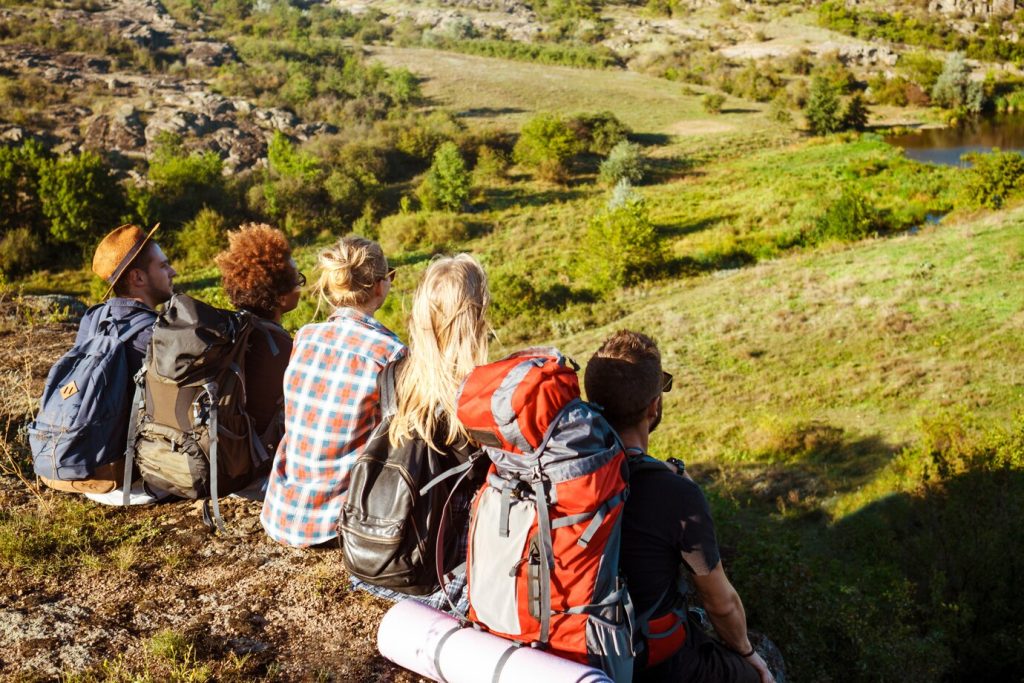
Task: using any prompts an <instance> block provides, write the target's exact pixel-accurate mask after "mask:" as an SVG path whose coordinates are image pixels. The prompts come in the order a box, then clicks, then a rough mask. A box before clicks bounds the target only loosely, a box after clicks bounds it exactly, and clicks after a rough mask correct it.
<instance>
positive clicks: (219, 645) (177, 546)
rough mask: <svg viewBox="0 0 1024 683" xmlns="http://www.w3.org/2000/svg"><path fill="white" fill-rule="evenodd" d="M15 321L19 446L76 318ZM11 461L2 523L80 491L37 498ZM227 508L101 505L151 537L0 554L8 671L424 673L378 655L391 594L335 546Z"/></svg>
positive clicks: (3, 343)
mask: <svg viewBox="0 0 1024 683" xmlns="http://www.w3.org/2000/svg"><path fill="white" fill-rule="evenodd" d="M6 327H7V328H8V329H7V330H6V331H2V332H0V397H2V402H0V405H2V416H0V417H2V419H3V422H0V424H3V423H4V422H6V423H7V424H8V429H7V432H6V438H7V439H8V441H7V443H12V442H14V441H15V440H17V439H18V438H19V437H18V430H19V429H22V428H23V426H24V424H25V418H26V415H27V414H28V415H30V414H31V412H32V411H33V406H34V404H35V401H37V400H38V395H39V394H40V393H41V390H42V385H43V382H44V380H45V376H46V372H47V370H48V368H49V366H50V365H51V364H52V362H53V361H54V360H55V359H56V358H57V357H58V356H59V355H60V354H61V353H62V352H63V351H64V350H65V349H66V348H68V347H69V346H70V344H71V341H72V340H73V337H74V330H75V327H74V326H73V325H67V324H63V325H61V324H48V325H37V326H35V327H32V328H30V329H13V330H12V329H9V328H10V327H11V326H10V325H8V326H6ZM21 438H23V437H21ZM5 469H6V470H7V471H6V472H5V474H4V475H3V476H2V477H0V520H4V521H9V520H11V519H16V518H18V516H33V515H35V516H39V515H45V510H46V509H48V506H52V505H54V501H57V502H59V497H61V496H67V495H74V494H60V493H54V492H50V491H43V492H42V494H41V497H40V496H37V494H34V493H33V492H32V491H31V488H30V487H29V486H26V485H25V484H24V483H23V482H21V481H20V480H19V479H17V478H16V477H14V476H11V473H10V467H7V468H5ZM83 500H84V499H83ZM89 505H96V504H93V503H89ZM97 507H102V506H97ZM222 510H223V512H224V516H225V520H226V522H227V524H228V527H229V533H228V534H227V535H223V536H220V535H213V534H212V533H211V532H210V531H208V530H207V528H206V527H205V526H204V525H203V523H202V521H201V519H200V515H199V512H198V511H197V509H196V508H195V505H194V504H193V503H192V502H191V501H180V502H174V503H169V504H162V505H157V506H151V507H147V508H135V509H130V510H122V509H120V508H105V509H104V510H103V514H105V515H106V518H107V519H108V520H109V522H110V523H111V524H128V523H135V524H138V523H142V524H144V525H146V528H148V529H150V530H151V532H152V537H151V538H149V540H147V541H144V542H143V543H142V544H141V545H140V546H138V547H137V548H135V549H134V550H133V549H132V548H128V550H129V551H131V552H128V553H127V554H126V553H123V552H122V553H121V554H120V555H116V556H115V557H114V558H113V559H111V557H110V556H109V555H97V557H99V558H100V561H99V562H82V563H81V566H77V567H73V568H72V569H71V570H68V571H64V572H59V573H57V574H53V573H39V572H35V571H33V570H32V568H16V567H15V566H14V565H13V564H12V563H11V562H8V561H6V557H5V555H4V554H3V553H0V680H9V681H26V680H31V681H35V680H56V679H59V678H64V679H70V680H166V679H167V678H176V679H178V680H206V678H205V676H206V674H210V676H211V677H212V678H214V679H221V680H223V679H234V680H254V679H261V680H279V681H304V680H319V681H417V680H421V679H419V678H418V677H416V676H414V675H413V674H411V673H409V672H406V671H404V670H401V669H398V668H397V667H395V666H393V665H391V664H390V663H389V662H387V661H386V660H384V659H383V658H382V657H381V656H380V655H379V654H378V653H377V650H376V645H375V642H376V629H377V626H378V624H379V623H380V619H381V617H382V615H383V614H384V611H385V610H386V608H387V603H385V602H383V601H380V600H378V599H376V598H372V597H370V596H368V595H366V594H364V593H359V592H353V591H350V590H349V588H348V580H347V576H346V575H345V572H344V570H343V568H342V559H341V551H340V550H338V549H333V548H332V549H324V550H307V551H302V550H297V549H292V548H285V547H283V546H280V545H278V544H277V543H275V542H273V541H271V540H270V539H269V538H268V537H267V536H266V535H265V534H264V533H263V530H262V528H261V527H260V525H259V521H258V515H259V504H258V503H254V502H251V501H246V500H241V499H236V498H228V499H224V500H223V503H222ZM4 518H6V519H4ZM133 553H134V554H133ZM166 630H170V631H172V632H174V633H177V634H181V635H183V636H184V637H185V638H187V642H188V643H190V644H192V646H193V652H191V653H190V654H189V656H186V657H178V658H177V660H175V662H174V666H168V663H167V662H166V661H162V660H159V659H158V658H156V657H154V655H153V647H152V639H153V636H154V635H156V634H158V633H161V632H163V631H166ZM175 667H176V668H175Z"/></svg>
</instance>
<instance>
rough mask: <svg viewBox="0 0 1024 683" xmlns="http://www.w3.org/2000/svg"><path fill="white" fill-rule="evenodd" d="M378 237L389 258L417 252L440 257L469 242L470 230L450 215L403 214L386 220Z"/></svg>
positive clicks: (382, 223)
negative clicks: (393, 255) (449, 250)
mask: <svg viewBox="0 0 1024 683" xmlns="http://www.w3.org/2000/svg"><path fill="white" fill-rule="evenodd" d="M378 234H379V236H380V244H381V246H382V247H384V251H385V252H387V253H389V254H390V253H396V254H397V253H401V252H405V251H411V250H414V249H423V250H426V251H429V252H431V253H439V252H442V251H445V250H447V249H449V248H452V247H454V246H456V245H457V244H458V243H460V242H463V241H465V240H466V239H468V238H469V228H468V227H467V225H466V224H465V223H464V222H463V221H462V220H460V219H459V218H458V216H454V215H452V214H448V213H426V212H420V213H400V214H396V215H394V216H388V217H386V218H384V219H383V220H382V221H381V222H380V227H379V228H378Z"/></svg>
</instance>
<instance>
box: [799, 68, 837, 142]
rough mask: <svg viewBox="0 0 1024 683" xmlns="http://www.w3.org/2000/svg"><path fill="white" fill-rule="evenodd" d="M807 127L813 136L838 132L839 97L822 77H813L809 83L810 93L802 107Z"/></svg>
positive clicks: (834, 89) (830, 84)
mask: <svg viewBox="0 0 1024 683" xmlns="http://www.w3.org/2000/svg"><path fill="white" fill-rule="evenodd" d="M804 116H805V117H807V127H808V128H809V129H810V131H811V133H813V134H814V135H828V134H829V133H834V132H836V131H837V130H839V127H840V125H841V123H842V121H841V120H840V118H839V95H838V93H837V92H836V88H835V86H834V85H832V83H830V82H829V80H828V79H827V78H825V77H824V76H815V77H814V80H813V81H812V82H811V93H810V95H809V96H808V98H807V104H805V105H804Z"/></svg>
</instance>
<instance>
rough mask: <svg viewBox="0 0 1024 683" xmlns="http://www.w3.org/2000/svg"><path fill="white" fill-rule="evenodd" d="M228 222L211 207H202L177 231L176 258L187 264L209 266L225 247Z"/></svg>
mask: <svg viewBox="0 0 1024 683" xmlns="http://www.w3.org/2000/svg"><path fill="white" fill-rule="evenodd" d="M227 229H228V223H227V220H225V219H224V217H223V216H221V215H220V214H219V213H217V212H216V211H214V210H213V209H209V208H203V209H201V210H200V211H199V213H197V214H196V217H195V218H193V219H192V220H190V221H189V222H188V223H186V224H185V225H184V226H183V227H182V228H181V230H180V231H179V232H178V235H177V239H176V240H175V244H176V247H177V258H179V259H181V261H182V262H183V263H185V264H188V265H195V266H209V265H211V264H212V263H213V257H214V256H216V255H217V254H218V253H219V252H220V251H221V250H222V249H224V248H225V247H227Z"/></svg>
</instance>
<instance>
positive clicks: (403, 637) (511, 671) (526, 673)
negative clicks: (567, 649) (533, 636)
mask: <svg viewBox="0 0 1024 683" xmlns="http://www.w3.org/2000/svg"><path fill="white" fill-rule="evenodd" d="M377 649H378V650H380V653H381V654H382V655H384V657H386V658H387V659H389V660H391V661H392V662H394V663H395V664H398V665H399V666H401V667H404V668H406V669H409V670H410V671H414V672H415V673H418V674H419V675H421V676H425V677H427V678H429V679H431V680H434V681H447V683H479V682H480V681H490V682H491V683H518V682H525V683H612V680H611V679H610V678H608V676H607V675H606V674H605V673H604V672H603V671H601V670H600V669H595V668H593V667H590V666H586V665H584V664H580V663H578V662H573V661H569V660H568V659H563V658H561V657H557V656H555V655H553V654H550V653H548V652H544V651H543V650H537V649H534V648H531V647H518V646H517V645H516V644H515V643H513V642H512V641H509V640H505V639H504V638H499V637H498V636H496V635H494V634H491V633H487V632H485V631H477V630H476V629H474V628H471V627H463V626H461V625H460V624H459V622H458V621H457V620H456V619H455V618H454V617H452V616H450V615H448V614H445V613H444V612H440V611H438V610H436V609H433V608H431V607H427V606H426V605H424V604H423V603H420V602H417V601H415V600H403V601H401V602H398V603H396V604H395V606H394V607H392V608H391V609H389V610H388V611H387V614H385V615H384V618H383V619H382V620H381V622H380V628H378V629H377Z"/></svg>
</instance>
